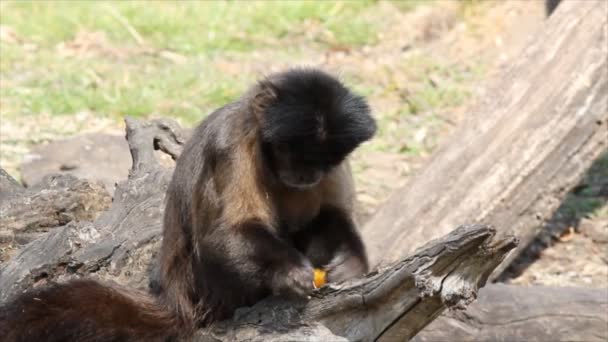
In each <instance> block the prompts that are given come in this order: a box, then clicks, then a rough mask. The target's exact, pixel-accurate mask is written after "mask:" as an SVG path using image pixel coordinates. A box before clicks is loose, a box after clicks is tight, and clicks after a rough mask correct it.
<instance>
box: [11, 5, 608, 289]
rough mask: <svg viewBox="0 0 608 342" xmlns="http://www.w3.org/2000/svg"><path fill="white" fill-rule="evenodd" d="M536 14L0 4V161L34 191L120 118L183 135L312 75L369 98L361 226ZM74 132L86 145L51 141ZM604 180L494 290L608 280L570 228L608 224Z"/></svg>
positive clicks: (458, 117) (577, 199) (512, 53)
mask: <svg viewBox="0 0 608 342" xmlns="http://www.w3.org/2000/svg"><path fill="white" fill-rule="evenodd" d="M544 6H545V4H544V2H543V1H542V0H530V1H521V0H512V1H481V0H478V1H475V0H462V1H431V0H420V1H415V0H410V1H394V2H391V1H371V0H369V1H357V2H355V1H347V2H330V1H305V2H298V1H267V2H239V1H217V2H195V1H191V2H177V1H166V2H118V1H95V2H84V1H82V2H81V1H64V2H57V1H7V0H3V1H2V2H0V44H1V45H0V119H1V120H0V165H2V167H3V168H4V169H5V170H7V171H8V172H9V173H10V174H11V175H12V176H13V177H15V178H16V179H17V180H20V181H22V182H23V183H25V184H26V185H31V184H33V183H35V181H36V180H38V179H40V177H41V174H44V173H47V172H50V171H52V170H50V169H51V168H53V167H58V166H57V165H56V164H52V163H51V164H48V163H47V164H41V162H40V160H53V158H55V159H57V158H61V157H60V156H59V157H53V153H55V154H57V153H67V152H65V151H66V150H64V149H68V148H70V146H72V148H81V147H82V146H84V148H86V149H88V150H87V151H97V150H101V149H106V150H111V146H112V144H114V143H116V144H120V143H121V141H123V140H124V139H123V136H124V124H123V118H124V117H125V116H134V117H142V118H155V117H170V118H173V119H175V120H177V121H179V122H180V123H181V124H182V125H185V126H192V125H194V124H195V123H196V122H198V121H200V120H201V119H202V118H203V117H204V116H205V115H207V114H208V113H209V112H210V111H212V110H213V109H215V108H217V107H219V106H221V105H223V104H226V103H227V102H229V101H232V100H234V99H236V98H237V97H238V96H239V95H240V94H241V93H242V92H243V91H244V90H245V89H246V87H247V86H248V85H250V84H251V83H252V82H253V81H254V80H255V79H257V78H259V77H260V76H263V75H265V74H268V73H270V72H273V71H278V70H281V69H284V68H285V67H288V66H294V65H310V66H321V67H323V68H325V69H327V70H329V71H331V72H334V73H336V74H338V75H340V77H341V78H342V79H343V80H344V81H345V82H346V83H347V84H349V85H350V86H352V87H353V88H354V89H355V90H356V91H357V92H359V93H360V94H363V95H365V96H367V97H368V98H369V101H370V103H371V105H372V108H373V110H374V113H375V116H376V118H377V119H378V122H379V133H378V136H377V137H376V138H375V139H374V140H373V141H371V142H370V143H368V144H365V145H364V146H363V147H362V148H361V149H360V150H359V151H357V153H356V155H355V156H354V170H355V177H356V178H357V185H358V193H357V200H358V202H359V207H360V209H359V216H360V218H361V220H365V219H366V218H368V217H369V216H370V215H371V214H372V213H373V212H374V211H375V209H376V208H377V207H378V206H379V205H380V204H381V203H382V202H383V201H384V200H385V199H386V198H387V197H388V196H389V195H390V192H391V191H392V190H394V189H396V188H397V187H399V186H401V185H403V184H405V183H406V182H407V180H408V177H409V176H410V175H411V174H413V173H415V172H416V170H417V169H418V168H419V167H420V166H421V165H422V164H423V163H424V162H425V161H426V160H427V159H428V158H429V156H430V155H431V153H432V152H433V150H434V148H435V147H436V146H437V145H438V143H440V142H441V141H442V140H443V139H444V138H445V137H446V135H448V134H449V133H450V131H451V129H452V128H453V127H454V126H455V125H456V124H458V123H460V122H462V121H463V120H466V118H467V111H466V109H467V108H468V107H469V106H470V105H471V103H472V101H474V99H475V98H480V97H481V96H492V94H483V85H484V82H483V81H484V80H487V79H491V78H492V77H493V76H494V74H495V73H496V72H497V71H499V70H500V69H501V68H503V67H505V66H506V65H508V64H509V61H511V60H512V59H513V58H517V56H518V53H519V52H520V50H521V49H522V47H523V45H524V44H525V43H526V41H527V40H528V39H530V38H531V37H532V36H533V35H534V33H535V32H536V31H537V30H538V29H539V28H540V27H541V26H542V25H543V23H544V21H545V20H546V15H545V8H544ZM93 133H94V134H104V137H105V136H110V137H118V139H107V140H103V139H106V138H100V139H101V140H95V139H97V138H95V139H93V138H91V136H90V135H87V134H93ZM76 135H78V136H87V137H88V138H87V139H89V140H87V141H89V144H88V145H87V144H82V143H71V141H74V140H70V143H67V144H64V145H46V144H48V143H51V142H59V141H61V140H62V139H66V138H72V137H74V136H76ZM100 141H103V143H101V142H100ZM116 141H118V142H116ZM100 145H103V146H100ZM44 146H47V147H46V149H45V147H44ZM48 146H51V147H50V148H49V147H48ZM117 150H118V151H121V152H120V153H106V155H105V157H103V158H106V159H104V160H102V163H101V164H102V165H104V167H109V166H111V167H112V168H113V169H103V172H105V174H104V175H103V177H106V178H107V177H109V181H108V182H109V183H108V184H110V185H109V186H110V187H111V186H112V184H113V182H114V178H112V177H116V178H118V179H119V178H120V177H126V173H127V170H128V167H129V165H128V163H129V162H130V160H129V156H128V150H126V149H125V147H124V146H122V145H120V146H118V147H117ZM121 153H122V154H121ZM87 154H90V155H93V154H94V153H93V152H90V153H87ZM83 158H86V156H85V157H83ZM79 162H81V163H86V160H81V161H79ZM97 165H99V164H97ZM94 166H95V165H94ZM70 168H74V166H72V165H63V164H62V165H60V166H59V169H60V170H69V169H70ZM97 168H99V167H97ZM112 172H115V173H116V175H113V174H111V173H112ZM106 178H104V179H103V180H104V181H105V180H107V179H106ZM607 179H608V157H606V156H604V157H603V158H602V159H600V160H599V161H598V162H596V163H595V164H594V166H593V168H592V169H591V171H590V172H589V173H588V174H587V175H586V177H585V180H584V181H583V183H581V186H579V187H577V189H576V191H574V192H572V193H571V194H570V195H569V196H568V199H567V200H566V201H565V202H564V203H563V204H562V206H561V208H560V209H559V211H558V213H557V214H556V215H555V217H554V219H553V220H552V221H551V222H550V223H549V225H548V227H547V229H545V230H544V232H543V233H542V234H541V236H539V237H538V239H537V241H535V243H534V244H533V245H532V246H530V247H529V248H528V250H527V251H526V253H524V254H523V255H522V256H521V257H520V258H519V260H518V261H517V262H516V263H515V264H514V265H513V266H512V267H511V269H510V270H509V271H508V272H507V274H506V275H505V276H504V277H503V281H506V282H513V283H518V284H550V285H585V286H596V287H606V286H608V270H607V267H606V263H608V256H607V255H606V253H603V252H602V251H601V246H600V245H598V244H597V243H596V242H594V241H593V240H592V239H591V238H589V237H588V236H586V235H585V234H581V233H580V232H579V229H578V227H579V226H581V225H592V226H594V227H604V226H605V225H607V224H608V223H607V222H608V205H607V204H606V203H607V199H608V190H607V189H608V185H607V183H606V182H607ZM2 248H4V249H5V250H8V249H10V248H11V247H10V246H3V247H2ZM7 253H8V252H7ZM1 254H2V253H0V255H1ZM0 259H1V258H0ZM533 261H534V263H532V262H533Z"/></svg>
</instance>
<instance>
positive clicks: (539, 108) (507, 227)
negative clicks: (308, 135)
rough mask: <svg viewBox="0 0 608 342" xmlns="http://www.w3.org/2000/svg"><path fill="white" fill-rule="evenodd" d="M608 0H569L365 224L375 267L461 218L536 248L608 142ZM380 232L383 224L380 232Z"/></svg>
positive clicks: (406, 252) (520, 247) (523, 245)
mask: <svg viewBox="0 0 608 342" xmlns="http://www.w3.org/2000/svg"><path fill="white" fill-rule="evenodd" d="M606 13H608V2H606V1H567V2H564V3H563V4H561V5H560V6H559V7H558V9H557V10H556V12H555V13H554V14H553V15H552V16H551V18H549V19H548V20H547V22H546V26H544V28H543V29H542V30H541V32H539V33H538V34H536V36H535V37H534V39H533V40H532V41H531V42H530V44H529V45H528V46H527V48H526V49H525V50H524V51H523V53H522V54H521V55H520V56H519V57H518V58H517V59H516V60H514V61H513V63H512V65H511V66H510V68H509V69H508V70H505V71H504V72H502V73H501V74H500V75H498V76H497V79H496V80H495V81H494V82H493V83H492V85H491V86H490V87H489V88H487V89H488V90H487V91H486V92H485V95H484V96H482V98H481V101H479V103H478V104H476V106H474V108H472V110H471V111H472V115H471V119H470V120H469V121H467V122H464V123H463V124H462V125H461V126H460V127H459V128H457V129H456V130H455V132H454V134H453V135H452V136H451V137H450V138H448V139H447V140H446V141H445V143H444V144H443V145H442V146H441V147H440V148H439V149H438V151H437V152H436V153H435V154H434V155H433V158H432V160H431V161H430V162H429V163H428V164H427V165H426V167H424V168H422V169H421V170H420V171H419V172H418V173H417V175H416V176H414V177H412V179H411V180H410V181H409V183H408V184H407V185H406V186H405V187H404V188H403V189H399V190H397V191H396V192H395V193H394V195H393V196H392V197H391V198H390V199H389V200H388V202H387V203H386V204H385V205H383V206H382V207H381V208H380V210H379V211H378V212H377V213H376V215H375V216H373V217H372V219H371V220H370V221H368V223H367V224H366V225H365V226H364V227H363V236H364V240H365V241H366V243H367V245H368V248H369V253H370V257H371V259H372V262H374V263H375V264H378V263H380V264H382V263H385V262H393V261H395V260H398V259H400V258H402V257H403V256H404V255H407V254H409V253H411V252H412V251H413V250H414V249H415V248H417V247H418V246H420V245H422V244H424V243H426V242H427V241H429V240H431V239H433V238H436V237H437V236H442V235H445V234H446V233H448V232H449V231H450V230H451V229H452V228H453V227H454V226H455V225H456V224H457V223H458V222H487V223H490V224H492V225H494V226H496V227H500V229H502V230H501V232H500V233H505V234H513V235H515V236H517V237H518V238H519V239H520V240H521V244H520V245H519V247H518V249H517V251H516V252H515V253H512V254H511V255H510V256H509V258H508V259H507V260H506V261H505V263H503V265H501V266H499V268H498V270H497V271H498V272H497V273H496V274H495V275H498V273H499V272H500V271H501V270H502V269H504V267H506V266H507V265H508V263H509V262H510V261H511V260H512V259H513V258H515V257H516V256H517V254H518V253H519V252H520V251H521V250H522V249H523V248H525V247H526V245H528V244H529V243H530V242H531V241H532V240H533V238H534V237H535V236H536V235H537V233H538V232H539V230H540V229H541V228H542V226H543V225H542V224H543V222H544V221H545V220H546V219H547V218H549V217H550V216H551V214H552V213H553V212H554V210H555V209H556V208H557V207H558V205H559V203H560V202H561V200H562V199H563V198H564V196H565V195H566V193H567V191H568V189H570V188H572V187H573V186H574V185H576V183H577V182H578V181H579V179H580V178H581V176H582V175H583V174H584V172H585V171H586V170H587V169H588V167H589V166H590V165H591V164H592V162H593V160H594V159H595V158H597V157H598V156H599V155H600V154H601V152H602V151H605V150H606V149H607V147H608V129H607V127H608V73H607V72H606V70H607V69H608V59H607V58H606V56H607V54H608V29H607V25H608V24H607V22H608V16H606ZM379 229H381V231H378V230H379Z"/></svg>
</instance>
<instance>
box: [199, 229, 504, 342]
mask: <svg viewBox="0 0 608 342" xmlns="http://www.w3.org/2000/svg"><path fill="white" fill-rule="evenodd" d="M493 234H494V230H493V229H491V228H488V227H486V226H481V225H474V226H462V227H460V228H458V229H456V230H454V231H453V232H452V233H450V234H449V235H448V236H446V237H444V238H441V239H439V240H436V241H432V242H430V243H429V244H428V245H426V246H425V247H423V248H421V249H420V250H418V251H417V252H416V253H415V254H414V255H413V256H412V257H410V258H407V259H404V260H402V261H400V262H398V263H396V264H394V265H392V266H390V267H388V268H383V269H380V270H377V271H375V272H372V273H371V274H368V275H367V276H366V277H365V278H364V279H359V280H356V281H352V282H347V283H344V284H337V285H332V286H327V287H324V288H322V289H321V291H319V292H318V293H316V295H315V297H314V298H312V299H311V300H310V301H309V302H308V303H306V304H303V303H301V304H299V305H294V304H293V303H289V304H287V303H282V305H277V303H276V302H275V301H273V300H267V301H262V302H260V303H259V304H257V305H255V306H254V307H253V308H250V309H245V310H243V311H241V312H239V313H237V315H236V317H235V319H234V321H231V322H224V323H221V324H218V325H216V326H214V327H212V328H211V329H209V330H204V331H201V333H200V334H199V336H198V340H199V341H207V340H209V341H216V340H217V339H219V340H222V341H275V340H276V341H302V340H309V341H328V340H331V341H335V340H340V339H337V338H336V337H335V336H334V337H332V336H331V335H327V333H328V332H327V331H326V329H329V331H330V332H331V334H334V335H337V336H340V337H343V338H346V339H347V340H348V341H407V340H408V339H410V338H411V337H413V336H414V335H415V334H416V333H417V332H418V331H419V330H420V329H422V328H423V327H424V326H425V325H426V324H427V323H428V322H430V321H431V320H433V319H434V318H435V317H436V316H437V315H438V314H439V313H440V312H441V311H443V309H444V308H445V307H446V306H463V305H464V304H468V303H469V302H470V301H472V300H473V299H474V298H475V296H476V292H477V288H478V287H480V286H483V284H484V283H485V281H486V279H487V276H488V275H489V274H490V272H492V270H493V269H494V267H495V266H496V265H498V263H500V262H501V260H502V258H503V257H504V256H505V254H506V253H507V252H508V251H509V250H511V248H513V247H514V246H515V240H513V239H512V238H508V239H505V240H500V241H499V240H493V239H492V236H493ZM319 324H320V325H319Z"/></svg>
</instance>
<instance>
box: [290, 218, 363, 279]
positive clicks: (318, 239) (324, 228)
mask: <svg viewBox="0 0 608 342" xmlns="http://www.w3.org/2000/svg"><path fill="white" fill-rule="evenodd" d="M292 240H293V243H294V245H295V246H296V248H297V249H298V250H299V251H301V252H302V253H304V255H305V256H306V257H308V258H309V259H310V261H311V262H312V264H313V266H314V267H316V268H323V269H325V270H326V271H327V280H328V281H329V282H338V281H342V280H346V279H349V278H353V277H356V276H359V275H362V274H364V273H366V272H367V271H368V267H369V266H368V260H367V255H366V253H365V246H364V245H363V242H362V241H361V237H360V235H359V233H358V232H357V229H356V227H355V224H354V223H353V220H352V218H351V217H350V215H349V214H348V213H347V212H345V211H343V210H341V209H338V208H334V207H324V208H322V209H321V211H320V213H319V215H318V216H317V217H316V218H315V219H314V220H313V221H312V222H310V223H309V224H308V225H307V226H306V227H305V228H304V229H302V230H300V231H298V232H297V233H296V234H294V235H293V236H292Z"/></svg>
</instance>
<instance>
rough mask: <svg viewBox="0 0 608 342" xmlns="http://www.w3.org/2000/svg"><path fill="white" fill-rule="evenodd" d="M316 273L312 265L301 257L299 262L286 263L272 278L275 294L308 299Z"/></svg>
mask: <svg viewBox="0 0 608 342" xmlns="http://www.w3.org/2000/svg"><path fill="white" fill-rule="evenodd" d="M313 280H314V271H313V268H312V264H311V263H310V262H309V261H308V260H307V259H306V258H305V257H304V256H301V258H300V260H298V262H295V263H294V262H286V263H285V264H283V265H281V267H280V268H278V269H277V270H276V271H275V272H274V275H273V277H272V284H271V288H272V291H273V294H275V295H281V296H287V297H306V296H308V295H309V294H310V293H311V292H312V290H313V289H314V286H313Z"/></svg>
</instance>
